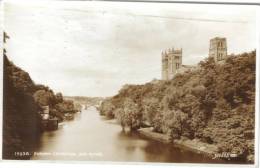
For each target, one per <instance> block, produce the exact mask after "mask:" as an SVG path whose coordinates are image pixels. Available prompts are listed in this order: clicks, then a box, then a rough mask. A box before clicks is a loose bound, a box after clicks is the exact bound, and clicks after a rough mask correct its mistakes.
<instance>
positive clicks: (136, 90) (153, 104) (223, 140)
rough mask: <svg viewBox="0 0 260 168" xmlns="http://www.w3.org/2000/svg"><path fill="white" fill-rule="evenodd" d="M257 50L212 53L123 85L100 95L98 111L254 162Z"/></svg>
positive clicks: (124, 124)
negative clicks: (221, 57)
mask: <svg viewBox="0 0 260 168" xmlns="http://www.w3.org/2000/svg"><path fill="white" fill-rule="evenodd" d="M255 62H256V51H252V52H250V53H243V54H240V55H231V56H229V58H228V59H227V60H226V62H225V63H223V64H216V63H215V61H214V59H213V58H207V59H206V60H204V61H201V62H200V63H199V65H198V66H199V68H198V69H197V70H195V71H188V72H185V73H183V74H177V75H176V76H175V77H174V78H173V79H172V80H169V81H153V82H150V83H146V84H144V85H126V86H124V87H123V88H122V89H121V90H120V91H119V93H118V94H117V95H115V96H114V97H112V98H108V99H106V100H104V101H103V102H102V104H101V107H100V114H101V115H105V116H107V117H108V118H116V119H117V120H118V121H119V123H121V125H122V127H130V128H131V129H132V130H135V129H139V128H140V127H145V126H152V127H153V130H154V131H155V132H159V133H162V134H168V135H170V137H171V138H172V140H174V139H180V138H188V139H195V138H196V139H199V140H201V141H203V142H205V143H209V144H215V145H216V146H217V147H218V151H219V152H220V153H221V152H230V153H234V154H237V155H238V157H237V158H236V159H239V160H240V161H241V160H242V161H243V160H244V161H249V162H253V161H254V126H255V123H254V121H255V76H256V74H255V70H256V64H255Z"/></svg>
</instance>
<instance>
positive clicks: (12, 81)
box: [3, 55, 76, 159]
mask: <svg viewBox="0 0 260 168" xmlns="http://www.w3.org/2000/svg"><path fill="white" fill-rule="evenodd" d="M3 98H4V99H3V158H4V159H29V157H30V155H31V153H29V154H25V155H23V154H22V156H20V154H21V153H15V152H30V151H32V150H33V149H34V147H35V146H36V145H37V144H38V138H39V136H40V134H41V133H42V132H43V128H42V124H41V116H40V112H41V111H43V108H42V106H49V108H50V117H51V118H53V117H57V118H58V119H59V121H62V120H63V119H64V114H65V113H68V112H70V113H71V112H76V110H75V108H74V105H73V102H72V101H67V100H64V99H63V96H62V94H61V93H57V94H54V92H53V91H52V90H51V89H49V88H48V87H46V86H43V85H36V84H35V83H34V82H33V80H32V79H31V78H30V75H29V74H28V73H27V72H25V71H23V70H22V69H21V68H19V67H17V66H16V65H14V64H13V63H12V62H10V61H9V60H8V58H7V56H6V55H4V84H3Z"/></svg>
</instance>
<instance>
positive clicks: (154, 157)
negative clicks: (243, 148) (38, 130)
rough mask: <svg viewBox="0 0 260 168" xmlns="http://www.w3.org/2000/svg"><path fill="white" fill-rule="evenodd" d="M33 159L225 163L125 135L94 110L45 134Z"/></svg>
mask: <svg viewBox="0 0 260 168" xmlns="http://www.w3.org/2000/svg"><path fill="white" fill-rule="evenodd" d="M32 159H34V160H38V159H40V160H86V161H127V162H132V161H134V162H173V163H224V161H219V160H213V159H210V158H208V157H206V156H203V155H200V154H197V153H194V152H190V151H187V150H183V149H180V148H177V147H173V146H172V145H169V144H163V143H160V142H157V141H154V140H150V139H147V138H144V137H142V136H141V135H139V134H138V133H124V132H123V131H122V129H121V126H120V125H118V124H116V121H115V120H107V119H105V118H103V117H102V116H100V115H99V113H98V111H97V110H96V109H95V108H94V107H90V108H89V109H87V110H83V111H82V112H81V113H77V114H76V115H75V119H74V120H72V121H66V122H64V123H63V124H62V125H60V126H59V129H58V130H55V131H50V132H44V133H43V135H42V136H41V138H40V141H39V145H38V147H37V149H36V150H35V152H34V156H33V157H32Z"/></svg>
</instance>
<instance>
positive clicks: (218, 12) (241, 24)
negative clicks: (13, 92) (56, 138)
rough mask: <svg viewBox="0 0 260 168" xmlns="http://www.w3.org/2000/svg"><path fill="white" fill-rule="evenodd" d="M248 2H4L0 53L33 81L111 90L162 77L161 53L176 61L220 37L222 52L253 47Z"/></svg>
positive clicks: (96, 92) (77, 92)
mask: <svg viewBox="0 0 260 168" xmlns="http://www.w3.org/2000/svg"><path fill="white" fill-rule="evenodd" d="M255 16H256V8H255V7H254V6H242V5H238V6H233V5H202V4H200V5H196V4H176V3H141V2H139V3H134V2H94V1H87V2H86V1H40V2H39V1H34V2H29V3H25V2H19V1H9V2H5V5H4V29H5V31H6V32H7V33H8V35H9V36H10V37H11V38H10V39H9V40H8V42H7V44H6V46H5V47H6V49H7V55H8V57H9V59H10V60H11V61H13V62H14V64H16V65H17V66H19V67H21V68H22V69H24V70H25V71H27V72H28V73H29V74H30V76H31V78H32V79H33V80H34V82H35V83H37V84H44V85H47V86H49V87H50V88H51V89H53V90H54V91H55V92H62V93H63V95H67V96H113V95H115V94H117V93H118V91H119V89H120V88H121V87H122V86H123V85H124V84H144V83H146V82H149V81H151V80H153V79H161V52H162V51H164V50H167V49H168V48H176V49H179V48H182V50H183V64H187V65H195V64H197V63H198V62H199V61H201V60H203V59H205V58H206V57H207V56H208V50H209V40H210V39H211V38H214V37H226V38H227V45H228V54H231V53H234V54H238V53H241V52H247V51H251V50H254V49H255V48H256V17H255Z"/></svg>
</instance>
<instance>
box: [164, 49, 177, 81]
mask: <svg viewBox="0 0 260 168" xmlns="http://www.w3.org/2000/svg"><path fill="white" fill-rule="evenodd" d="M181 67H182V49H179V50H175V49H174V48H172V49H168V50H167V51H164V52H162V80H170V79H172V78H173V76H174V75H175V74H176V73H177V71H178V69H180V68H181Z"/></svg>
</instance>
